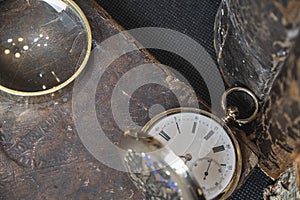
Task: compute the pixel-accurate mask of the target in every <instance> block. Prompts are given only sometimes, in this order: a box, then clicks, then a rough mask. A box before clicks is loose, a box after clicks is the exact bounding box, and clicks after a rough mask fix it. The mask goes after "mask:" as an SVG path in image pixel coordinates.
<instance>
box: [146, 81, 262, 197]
mask: <svg viewBox="0 0 300 200" xmlns="http://www.w3.org/2000/svg"><path fill="white" fill-rule="evenodd" d="M232 92H243V93H246V94H247V95H249V96H250V97H251V98H252V99H253V101H254V104H255V111H254V112H253V114H252V115H251V116H250V117H249V118H247V119H238V110H237V108H235V107H228V108H226V107H227V106H226V104H227V103H226V99H227V96H228V95H229V94H230V93H232ZM222 107H223V109H224V110H226V112H225V113H226V114H225V116H224V117H223V118H218V117H217V116H215V115H213V114H212V113H209V112H206V111H204V110H200V109H196V108H182V107H181V108H175V109H171V110H167V111H165V112H163V113H160V114H159V115H157V116H156V117H154V118H152V119H151V120H150V121H149V122H148V123H147V124H146V125H145V126H144V128H143V129H142V132H144V133H145V134H146V135H148V136H151V137H154V138H155V139H157V140H158V141H159V142H161V143H162V144H163V145H164V146H168V148H170V149H171V150H172V151H173V152H174V153H175V154H176V155H177V156H178V157H180V158H182V159H183V161H184V162H185V164H186V166H187V167H188V168H189V170H190V171H191V174H192V175H193V176H194V177H195V178H196V181H197V183H198V184H199V185H200V187H201V188H202V190H203V193H204V196H205V197H206V199H226V198H227V197H229V196H230V195H231V194H232V193H233V191H235V189H236V188H237V186H238V183H239V179H240V176H241V171H242V155H241V150H240V145H239V142H238V141H237V139H236V136H235V135H234V134H233V132H232V131H231V129H230V128H229V124H230V122H233V121H234V122H237V123H239V124H245V123H247V122H249V121H251V120H253V119H254V118H255V117H256V114H257V111H258V101H257V99H256V97H255V95H254V94H253V93H252V92H250V91H249V90H247V89H245V88H241V87H236V88H232V89H230V90H228V91H226V92H225V93H224V94H223V96H222Z"/></svg>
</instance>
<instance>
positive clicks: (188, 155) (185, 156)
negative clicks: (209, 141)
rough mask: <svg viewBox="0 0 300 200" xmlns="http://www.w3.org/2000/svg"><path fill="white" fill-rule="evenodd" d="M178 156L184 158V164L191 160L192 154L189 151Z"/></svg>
mask: <svg viewBox="0 0 300 200" xmlns="http://www.w3.org/2000/svg"><path fill="white" fill-rule="evenodd" d="M179 157H180V158H184V159H185V161H184V163H185V164H186V163H187V162H188V161H190V160H192V155H191V154H189V153H187V154H185V155H184V156H179Z"/></svg>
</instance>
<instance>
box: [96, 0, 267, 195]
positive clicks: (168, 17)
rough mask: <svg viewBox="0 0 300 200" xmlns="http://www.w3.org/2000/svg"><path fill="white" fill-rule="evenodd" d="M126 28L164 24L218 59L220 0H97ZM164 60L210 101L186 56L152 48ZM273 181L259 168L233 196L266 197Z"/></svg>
mask: <svg viewBox="0 0 300 200" xmlns="http://www.w3.org/2000/svg"><path fill="white" fill-rule="evenodd" d="M97 2H98V3H99V4H100V5H101V6H102V7H103V8H104V9H105V10H106V11H107V12H108V13H109V14H110V15H111V16H112V17H113V18H114V19H115V20H116V21H117V22H118V23H119V24H120V25H121V26H123V27H124V28H125V29H126V30H129V29H133V28H140V27H163V28H170V29H172V30H176V31H179V32H181V33H184V34H186V35H188V36H189V37H191V38H193V39H194V40H196V41H197V42H199V43H200V44H201V45H202V46H203V47H204V48H206V50H207V51H208V53H209V54H210V55H211V56H212V58H213V59H214V60H216V55H215V51H214V48H213V38H214V17H215V15H216V12H217V9H218V7H219V5H220V0H184V1H183V0H151V1H150V0H97ZM150 51H151V53H152V54H153V55H154V56H155V57H156V58H157V59H158V60H159V61H160V62H161V63H163V64H165V65H168V66H171V67H173V68H174V69H176V70H178V71H179V72H180V73H181V74H183V75H184V76H185V78H186V79H188V80H189V82H190V84H191V85H192V86H193V88H194V89H195V91H196V92H197V94H199V95H200V96H201V97H202V98H204V99H206V100H207V101H209V98H208V92H207V89H206V88H205V87H203V85H202V84H201V83H202V81H203V80H202V79H201V77H199V74H197V73H195V70H194V69H193V67H192V66H191V65H190V64H189V63H187V62H186V61H185V60H184V59H182V58H180V57H178V56H176V55H173V54H171V53H169V52H164V51H161V50H150ZM271 183H272V181H271V180H270V179H269V178H268V177H267V176H265V175H264V174H263V173H262V171H261V170H260V169H258V168H256V169H255V170H254V172H253V174H252V175H251V176H250V178H249V179H248V181H247V182H246V183H245V184H244V185H243V186H242V187H241V188H240V189H239V190H238V191H236V192H235V194H234V195H233V196H232V197H231V198H230V199H232V200H237V199H247V200H259V199H263V189H264V188H265V187H266V186H268V185H269V184H271Z"/></svg>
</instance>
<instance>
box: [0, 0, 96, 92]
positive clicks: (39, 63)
mask: <svg viewBox="0 0 300 200" xmlns="http://www.w3.org/2000/svg"><path fill="white" fill-rule="evenodd" d="M0 18H1V20H0V90H2V91H4V92H6V93H9V94H13V95H18V96H40V95H45V94H50V93H54V92H56V91H58V90H60V89H62V88H64V87H66V86H67V85H69V84H70V83H71V82H72V81H73V80H74V79H75V78H76V77H77V76H78V75H79V74H80V72H82V70H83V69H84V68H85V66H86V63H87V61H88V58H89V55H90V50H91V45H92V35H91V29H90V26H89V24H88V21H87V19H86V17H85V15H84V13H83V12H82V10H81V9H80V8H79V7H78V5H76V4H75V3H74V2H73V1H71V0H14V1H11V0H2V1H1V0H0Z"/></svg>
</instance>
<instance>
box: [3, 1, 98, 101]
mask: <svg viewBox="0 0 300 200" xmlns="http://www.w3.org/2000/svg"><path fill="white" fill-rule="evenodd" d="M61 1H63V2H65V3H66V4H67V5H70V6H72V9H74V10H75V11H76V12H77V14H79V17H80V18H81V20H82V21H83V23H84V27H85V28H86V31H87V38H88V40H87V43H88V45H87V50H86V54H85V57H84V59H83V61H82V63H81V65H80V67H79V68H78V69H77V70H76V71H75V73H74V74H73V75H72V76H71V77H70V78H69V79H67V80H66V81H64V82H63V83H61V84H60V85H57V86H55V87H52V88H50V89H47V90H43V91H36V92H24V91H19V90H13V89H10V88H7V87H4V86H3V85H1V84H0V90H1V91H3V92H6V93H9V94H12V95H16V96H26V97H34V96H42V95H47V94H51V93H55V92H57V91H58V90H61V89H62V88H64V87H66V86H67V85H69V84H70V83H72V82H73V81H74V80H75V79H76V78H77V77H78V76H79V74H80V73H81V72H82V71H83V69H84V68H85V67H86V64H87V62H88V60H89V57H90V54H91V48H92V31H91V27H90V25H89V22H88V20H87V18H86V16H85V14H84V13H83V11H82V10H81V8H80V7H79V6H78V5H77V4H76V3H75V2H74V1H73V0H61Z"/></svg>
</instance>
